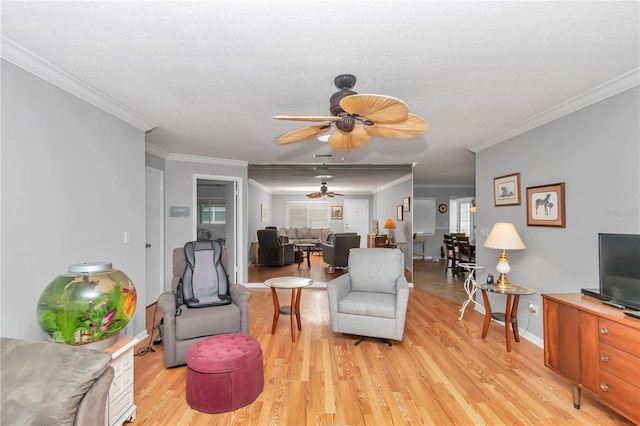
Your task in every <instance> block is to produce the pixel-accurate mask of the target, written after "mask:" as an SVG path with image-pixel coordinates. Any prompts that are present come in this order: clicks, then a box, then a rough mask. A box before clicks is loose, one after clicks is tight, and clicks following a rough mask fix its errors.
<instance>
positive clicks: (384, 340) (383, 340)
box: [353, 336, 392, 346]
mask: <svg viewBox="0 0 640 426" xmlns="http://www.w3.org/2000/svg"><path fill="white" fill-rule="evenodd" d="M364 339H366V337H365V336H362V337H360V338H359V339H358V340H356V342H355V343H354V344H353V346H358V345H359V344H360V343H362V341H363V340H364ZM373 339H376V340H379V341H381V342H382V343H384V344H386V345H387V346H392V345H391V342H390V341H388V340H387V339H383V338H382V337H373Z"/></svg>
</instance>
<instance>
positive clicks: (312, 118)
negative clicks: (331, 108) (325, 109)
mask: <svg viewBox="0 0 640 426" xmlns="http://www.w3.org/2000/svg"><path fill="white" fill-rule="evenodd" d="M273 118H275V119H276V120H287V121H315V122H321V121H338V120H340V117H334V116H331V115H329V116H321V115H276V116H274V117H273Z"/></svg>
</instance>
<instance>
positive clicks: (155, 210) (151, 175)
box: [144, 167, 164, 306]
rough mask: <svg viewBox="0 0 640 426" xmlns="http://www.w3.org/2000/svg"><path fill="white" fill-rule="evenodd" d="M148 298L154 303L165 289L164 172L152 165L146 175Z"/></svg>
mask: <svg viewBox="0 0 640 426" xmlns="http://www.w3.org/2000/svg"><path fill="white" fill-rule="evenodd" d="M145 187H146V195H145V214H146V224H145V226H146V231H145V233H146V256H145V258H146V276H147V279H146V283H145V286H146V299H145V301H144V302H145V306H149V305H152V304H153V303H155V302H156V301H157V300H158V297H159V296H160V293H162V292H163V291H164V280H163V276H164V214H163V211H164V210H163V205H164V172H163V171H162V170H158V169H154V168H152V167H147V168H146V175H145Z"/></svg>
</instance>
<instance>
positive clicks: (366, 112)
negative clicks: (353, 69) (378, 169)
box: [273, 74, 429, 151]
mask: <svg viewBox="0 0 640 426" xmlns="http://www.w3.org/2000/svg"><path fill="white" fill-rule="evenodd" d="M334 84H335V85H336V87H337V88H338V89H340V90H339V91H337V92H336V93H334V94H333V95H332V96H331V99H330V107H329V111H330V112H331V116H292V115H276V116H275V117H273V118H275V119H277V120H291V121H309V122H319V123H322V124H319V125H315V126H310V127H304V128H302V129H298V130H294V131H293V132H289V133H287V134H285V135H282V136H280V137H279V138H278V143H279V144H281V145H285V144H290V143H293V142H301V141H305V140H308V139H312V138H314V137H316V136H319V135H322V134H324V133H327V132H328V131H329V130H331V125H332V124H335V126H336V131H335V133H333V134H332V135H331V136H330V137H329V145H330V146H331V147H332V148H334V149H337V150H346V151H350V150H352V149H356V148H360V147H361V146H363V145H365V144H366V143H367V142H369V140H370V139H371V138H372V137H373V136H379V137H382V138H390V139H406V138H413V137H416V136H420V135H423V134H425V133H426V132H427V130H429V123H427V122H426V120H425V119H423V118H422V117H420V116H417V115H415V114H411V113H409V107H408V106H407V104H405V103H404V102H403V101H401V100H400V99H397V98H393V97H391V96H385V95H361V94H358V93H356V92H354V91H352V90H351V88H352V87H353V86H354V85H355V84H356V77H355V76H354V75H351V74H341V75H339V76H337V77H336V78H335V79H334Z"/></svg>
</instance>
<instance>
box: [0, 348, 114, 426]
mask: <svg viewBox="0 0 640 426" xmlns="http://www.w3.org/2000/svg"><path fill="white" fill-rule="evenodd" d="M0 346H1V348H0V349H1V353H2V355H1V360H0V364H1V366H0V372H1V376H0V380H1V381H2V390H1V398H0V407H1V410H2V411H1V413H0V423H1V424H3V425H72V424H73V423H74V419H75V417H76V412H77V411H78V406H79V405H80V402H81V400H82V399H83V397H84V396H85V394H86V393H87V392H88V391H89V389H90V388H91V387H92V386H93V384H94V382H96V381H97V380H98V379H99V378H100V377H101V376H102V375H103V374H105V373H107V370H108V369H109V368H110V367H109V366H110V364H111V355H109V354H107V353H105V352H101V351H97V350H93V349H85V348H82V347H77V346H67V345H63V344H60V343H53V342H30V341H26V340H18V339H10V338H5V337H3V338H2V339H1V340H0ZM109 373H110V374H111V376H110V377H113V370H111V371H109ZM110 384H111V380H109V385H110ZM105 403H106V394H104V398H103V399H102V406H101V407H100V409H101V410H102V413H104V407H105ZM103 417H104V416H103Z"/></svg>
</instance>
